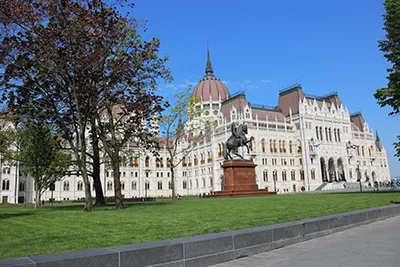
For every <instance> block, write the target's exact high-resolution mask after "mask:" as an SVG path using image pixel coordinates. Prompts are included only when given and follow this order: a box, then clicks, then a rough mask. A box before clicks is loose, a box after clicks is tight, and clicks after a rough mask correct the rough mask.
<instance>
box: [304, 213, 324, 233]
mask: <svg viewBox="0 0 400 267" xmlns="http://www.w3.org/2000/svg"><path fill="white" fill-rule="evenodd" d="M303 225H304V235H308V234H312V233H316V232H322V231H326V230H328V229H329V219H328V218H326V217H322V218H313V219H309V220H307V221H305V222H304V223H303Z"/></svg>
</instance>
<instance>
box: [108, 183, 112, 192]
mask: <svg viewBox="0 0 400 267" xmlns="http://www.w3.org/2000/svg"><path fill="white" fill-rule="evenodd" d="M107 191H112V182H111V181H108V182H107Z"/></svg>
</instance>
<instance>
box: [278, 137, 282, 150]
mask: <svg viewBox="0 0 400 267" xmlns="http://www.w3.org/2000/svg"><path fill="white" fill-rule="evenodd" d="M278 144H279V152H280V153H282V141H281V140H279V141H278Z"/></svg>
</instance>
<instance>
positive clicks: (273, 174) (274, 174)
mask: <svg viewBox="0 0 400 267" xmlns="http://www.w3.org/2000/svg"><path fill="white" fill-rule="evenodd" d="M276 175H277V174H276V173H275V172H273V173H272V179H273V180H274V192H276Z"/></svg>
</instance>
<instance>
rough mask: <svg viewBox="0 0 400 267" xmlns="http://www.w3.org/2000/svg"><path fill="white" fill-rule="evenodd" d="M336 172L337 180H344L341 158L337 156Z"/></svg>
mask: <svg viewBox="0 0 400 267" xmlns="http://www.w3.org/2000/svg"><path fill="white" fill-rule="evenodd" d="M337 172H338V180H339V181H346V177H345V173H344V167H343V160H342V158H339V159H338V161H337Z"/></svg>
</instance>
